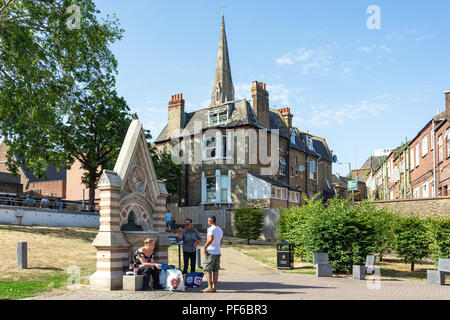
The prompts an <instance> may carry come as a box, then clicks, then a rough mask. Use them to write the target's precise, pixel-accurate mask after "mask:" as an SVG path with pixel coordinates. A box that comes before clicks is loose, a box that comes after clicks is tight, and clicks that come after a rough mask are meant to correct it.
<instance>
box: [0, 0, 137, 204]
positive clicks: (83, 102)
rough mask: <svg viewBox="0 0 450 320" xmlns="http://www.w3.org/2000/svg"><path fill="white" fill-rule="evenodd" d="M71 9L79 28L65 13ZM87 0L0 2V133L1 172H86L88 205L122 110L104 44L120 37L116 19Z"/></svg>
mask: <svg viewBox="0 0 450 320" xmlns="http://www.w3.org/2000/svg"><path fill="white" fill-rule="evenodd" d="M71 5H78V6H79V8H80V13H81V19H80V28H79V29H71V28H68V26H67V21H68V19H69V17H70V16H71V12H67V9H68V8H69V7H70V6H71ZM99 13H100V12H99V11H98V10H97V9H96V8H95V5H94V3H93V1H92V0H78V1H69V0H52V1H49V0H15V1H10V0H6V1H0V26H1V28H0V49H1V50H0V75H1V77H0V133H1V134H2V135H3V136H4V138H5V142H6V144H7V145H8V146H9V151H8V153H7V158H8V168H9V170H10V171H11V172H13V173H17V171H18V167H19V166H21V165H26V166H27V167H28V168H29V169H30V170H32V171H33V172H34V174H35V175H36V176H37V177H39V178H42V177H43V176H44V172H45V170H46V169H47V168H48V166H55V167H57V168H70V166H71V165H72V164H73V162H74V160H75V159H78V160H80V161H81V163H82V167H83V169H85V170H86V171H87V174H86V175H85V176H84V179H83V182H84V183H85V184H87V186H88V187H89V189H90V192H89V194H90V197H89V198H90V199H89V202H90V206H91V208H92V205H93V202H94V190H95V187H96V184H97V181H98V178H99V172H101V170H102V169H104V168H107V167H108V166H109V165H111V163H112V160H113V159H114V158H115V157H116V156H117V151H118V148H119V147H120V145H121V143H122V141H123V137H124V135H125V133H126V125H127V123H129V115H128V113H127V111H128V107H127V106H126V103H125V101H124V99H123V98H120V97H118V95H117V93H116V91H115V88H114V87H115V76H116V74H117V61H116V60H115V58H114V55H113V54H112V52H111V51H110V49H109V45H110V44H111V43H114V42H115V41H117V40H120V39H121V37H122V33H123V30H122V29H120V28H119V24H118V21H117V19H116V18H110V17H107V18H106V19H105V20H104V21H102V22H99V21H98V19H97V15H98V14H99Z"/></svg>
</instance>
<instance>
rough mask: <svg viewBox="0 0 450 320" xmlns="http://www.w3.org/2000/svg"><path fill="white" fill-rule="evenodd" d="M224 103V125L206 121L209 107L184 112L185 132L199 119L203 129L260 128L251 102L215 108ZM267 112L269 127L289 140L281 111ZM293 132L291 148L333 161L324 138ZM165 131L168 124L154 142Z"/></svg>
mask: <svg viewBox="0 0 450 320" xmlns="http://www.w3.org/2000/svg"><path fill="white" fill-rule="evenodd" d="M226 105H228V106H229V107H230V111H229V119H228V123H227V124H226V125H219V126H214V127H210V126H209V123H208V117H209V110H210V109H209V108H205V109H200V110H197V111H194V112H189V113H185V123H184V130H185V132H189V133H190V134H191V135H193V134H194V133H195V131H194V123H195V122H196V121H200V122H201V123H202V129H203V130H206V129H213V128H236V127H240V126H244V125H249V126H252V127H255V128H262V127H261V126H260V125H259V124H258V121H257V119H256V116H255V113H254V112H253V108H252V106H251V104H250V103H249V102H248V101H247V100H239V101H232V102H228V103H225V104H223V105H220V106H217V108H220V107H221V106H226ZM269 112H270V117H269V126H270V128H269V129H278V130H279V134H280V136H281V137H283V138H286V139H288V140H290V137H291V131H290V129H289V128H288V127H287V126H286V124H285V122H284V120H283V118H282V117H281V113H280V112H279V111H278V110H274V109H269ZM294 132H295V133H296V138H295V144H292V143H291V147H292V148H294V149H297V150H299V151H302V152H305V153H308V154H311V155H313V156H315V157H320V158H322V159H325V160H328V161H333V159H332V155H331V152H330V151H329V149H328V146H327V145H326V142H325V141H324V139H322V138H320V137H316V136H314V135H310V134H308V133H306V132H302V131H300V130H298V129H296V128H294ZM167 133H168V126H167V125H166V126H165V127H164V129H163V130H162V131H161V133H160V134H159V136H158V137H157V138H156V140H155V141H154V143H162V142H166V141H168V140H169V138H168V135H167ZM307 136H309V137H310V138H311V139H312V142H313V149H311V150H310V149H308V148H307V143H306V137H307Z"/></svg>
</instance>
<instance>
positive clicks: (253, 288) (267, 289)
mask: <svg viewBox="0 0 450 320" xmlns="http://www.w3.org/2000/svg"><path fill="white" fill-rule="evenodd" d="M207 286H208V284H207V283H206V282H203V283H202V286H201V288H195V289H191V288H189V289H187V290H186V292H187V293H201V292H202V290H203V289H204V288H206V287H207ZM304 289H335V288H334V287H321V286H302V285H291V284H284V283H276V282H229V281H225V282H220V281H219V283H218V288H217V290H218V291H217V293H231V292H233V293H255V294H256V293H262V294H272V295H273V294H275V293H276V294H305V293H304V292H299V290H304ZM283 290H288V291H283Z"/></svg>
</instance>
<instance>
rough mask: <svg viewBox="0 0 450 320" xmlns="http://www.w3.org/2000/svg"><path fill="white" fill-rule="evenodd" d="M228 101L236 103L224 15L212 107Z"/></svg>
mask: <svg viewBox="0 0 450 320" xmlns="http://www.w3.org/2000/svg"><path fill="white" fill-rule="evenodd" d="M227 101H234V86H233V80H232V78H231V66H230V57H229V55H228V43H227V34H226V31H225V18H224V16H223V15H222V25H221V27H220V40H219V52H218V54H217V66H216V74H215V78H214V86H213V89H212V94H211V105H210V107H211V108H212V107H215V106H217V105H220V104H223V103H225V102H227Z"/></svg>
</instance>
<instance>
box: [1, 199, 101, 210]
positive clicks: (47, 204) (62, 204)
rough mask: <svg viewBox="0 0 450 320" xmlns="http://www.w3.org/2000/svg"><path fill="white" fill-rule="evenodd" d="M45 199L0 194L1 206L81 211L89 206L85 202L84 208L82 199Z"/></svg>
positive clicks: (96, 204)
mask: <svg viewBox="0 0 450 320" xmlns="http://www.w3.org/2000/svg"><path fill="white" fill-rule="evenodd" d="M44 199H45V198H43V199H34V198H31V200H30V198H21V197H17V196H0V206H10V207H28V208H45V209H53V210H58V211H80V212H87V211H88V210H86V209H85V208H86V207H87V206H88V205H87V203H86V202H85V204H84V207H85V208H83V203H82V202H81V201H70V200H60V201H58V200H57V199H52V198H48V199H47V200H46V201H42V200H44ZM99 208H100V206H99V203H95V211H97V212H98V211H99Z"/></svg>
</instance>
